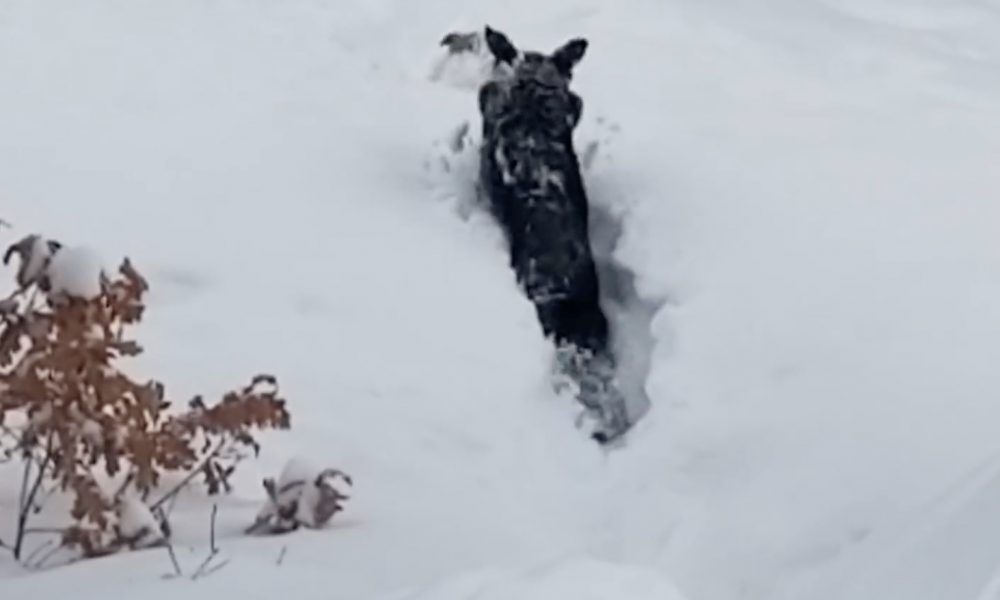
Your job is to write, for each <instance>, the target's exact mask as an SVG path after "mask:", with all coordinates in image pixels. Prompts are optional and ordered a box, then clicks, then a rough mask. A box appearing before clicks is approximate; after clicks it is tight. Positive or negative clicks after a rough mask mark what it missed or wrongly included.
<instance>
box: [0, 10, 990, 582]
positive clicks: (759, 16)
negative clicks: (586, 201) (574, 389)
mask: <svg viewBox="0 0 1000 600" xmlns="http://www.w3.org/2000/svg"><path fill="white" fill-rule="evenodd" d="M486 22H489V23H491V24H493V25H496V26H498V27H502V28H503V29H505V30H506V31H508V32H509V33H510V34H511V35H512V36H515V37H516V38H517V39H518V41H519V42H520V43H521V44H523V45H524V46H526V47H529V46H534V47H539V48H541V49H547V48H554V47H556V46H557V45H558V44H561V43H562V42H564V41H565V40H566V39H569V38H570V37H572V36H576V35H585V36H587V37H588V38H589V39H590V41H591V47H590V49H589V51H588V54H587V56H586V58H585V59H584V61H583V62H582V63H581V64H580V66H579V67H578V69H577V71H576V84H575V85H576V89H577V90H578V91H579V93H580V94H581V96H582V97H583V98H584V101H585V107H584V118H583V123H582V124H581V126H580V129H579V130H578V134H577V141H578V143H579V145H580V148H581V149H582V148H585V147H588V145H589V144H591V143H592V142H596V143H597V145H596V146H595V147H596V155H595V158H594V161H593V164H592V166H591V167H590V169H588V172H587V175H586V177H587V183H588V186H589V188H590V192H591V195H592V196H593V199H594V201H595V203H597V204H599V205H600V206H601V207H602V210H604V211H606V212H607V214H611V215H614V218H612V219H611V220H610V221H611V224H610V225H608V226H606V227H601V228H600V233H599V235H598V237H599V238H604V237H607V238H610V240H615V238H617V239H616V240H615V241H613V242H612V241H609V240H603V241H601V242H599V243H602V244H604V243H606V244H607V245H606V246H605V248H604V249H603V250H602V254H604V255H607V251H609V250H611V246H612V245H613V246H614V248H613V256H612V257H611V258H612V259H613V262H614V269H613V272H614V273H616V274H618V275H622V277H623V281H622V289H624V290H625V291H624V292H622V294H621V295H620V296H618V299H619V300H621V301H622V302H623V303H624V304H627V305H628V309H627V310H625V311H624V312H623V313H622V315H623V317H622V318H624V319H628V320H629V322H630V323H632V324H633V326H634V327H635V328H636V329H637V331H636V333H635V335H629V336H628V342H629V343H631V344H634V357H635V360H636V362H635V364H634V365H633V367H634V372H635V373H637V374H639V375H638V377H639V378H643V377H644V376H645V373H646V371H647V370H648V379H647V380H646V385H645V388H646V390H645V391H646V393H647V395H648V399H649V402H650V404H651V409H650V411H649V413H648V416H647V418H646V419H644V420H643V421H642V423H641V424H640V425H639V427H638V428H637V430H636V431H635V432H634V433H633V434H632V435H631V436H630V439H629V442H628V444H627V446H626V447H624V448H621V449H618V450H616V451H614V452H613V453H609V454H605V453H602V452H601V451H600V450H598V449H597V448H595V447H593V445H592V444H590V443H589V442H588V440H586V438H585V436H582V435H580V434H579V432H577V431H575V430H574V429H573V426H572V418H573V416H574V414H575V408H574V407H573V405H572V403H571V402H568V401H567V400H565V399H562V398H555V397H553V396H552V394H551V393H550V392H549V391H548V390H547V389H546V385H545V373H546V368H547V360H548V356H549V354H548V353H549V350H548V345H547V344H546V343H545V342H544V340H542V339H541V338H540V336H539V334H538V331H537V324H536V323H535V321H534V314H533V311H532V309H531V307H530V304H528V303H527V302H526V301H524V300H523V298H522V297H521V295H520V294H519V292H518V291H517V289H516V287H515V285H514V282H513V277H512V275H511V274H510V272H509V270H508V269H507V266H506V260H505V257H504V255H503V249H502V243H501V239H500V237H499V235H498V233H497V232H496V230H495V228H493V227H492V225H491V224H490V223H489V222H488V220H486V219H484V218H482V216H481V215H479V214H478V213H477V212H476V209H475V208H474V207H471V206H470V199H469V196H468V194H469V193H470V188H469V181H470V178H471V177H473V176H474V171H470V169H469V167H470V165H469V161H468V157H467V156H466V155H465V154H464V153H460V154H459V155H458V156H455V155H454V154H453V153H452V151H451V150H448V149H447V145H448V143H447V142H448V140H449V138H450V137H451V135H452V132H453V131H454V130H455V128H456V127H457V126H459V125H460V124H461V123H462V122H463V121H470V122H473V123H475V102H474V96H473V95H472V94H471V93H470V91H468V90H458V89H453V88H450V87H448V86H446V85H442V84H441V82H431V81H429V80H428V74H429V72H430V70H431V69H432V68H433V62H434V58H435V52H437V51H438V48H437V47H436V46H435V44H436V43H437V41H438V40H439V39H440V38H441V36H442V35H443V34H444V33H446V32H447V31H449V30H451V29H453V28H455V27H456V26H471V27H477V26H479V25H481V24H483V23H486ZM998 31H1000V3H998V2H997V1H996V0H954V1H952V2H948V3H944V2H940V1H934V0H864V1H862V0H838V1H836V2H834V1H833V0H827V1H823V0H807V1H793V0H771V1H769V2H762V3H743V2H723V1H721V0H720V1H712V2H705V1H697V0H671V1H666V2H660V1H653V0H632V1H630V2H628V3H625V2H599V1H596V0H590V1H587V0H553V1H549V2H546V3H544V4H536V3H533V2H528V1H527V0H508V1H506V2H502V3H497V2H489V3H487V2H483V3H476V4H474V5H471V6H470V5H469V3H460V2H457V1H454V0H427V1H423V2H404V1H402V0H358V1H357V2H346V1H345V2H333V1H330V0H293V1H287V0H286V1H278V0H211V1H208V2H205V1H195V0H175V1H172V2H162V1H161V2H154V1H153V0H140V1H131V2H125V1H121V0H119V1H114V0H99V1H96V0H95V1H93V2H88V3H76V2H71V1H69V0H46V1H44V2H40V1H37V0H8V1H7V2H5V3H3V4H2V5H0V81H2V82H3V91H2V92H0V218H3V219H4V220H6V221H9V222H11V223H12V224H13V225H14V231H13V232H11V231H8V230H6V229H0V241H2V242H3V243H4V244H6V243H7V242H9V241H13V240H15V239H18V238H19V237H20V236H21V235H23V234H25V233H28V232H32V231H41V232H44V233H45V234H46V235H49V236H52V237H55V238H57V239H62V240H63V241H65V242H67V243H69V244H73V245H84V246H90V247H93V248H95V249H97V250H98V251H99V252H100V253H101V254H102V255H103V256H104V257H105V259H106V261H107V262H109V263H115V262H117V259H118V258H119V257H121V256H122V255H124V254H128V255H129V256H131V257H132V258H133V260H134V261H135V262H136V264H137V266H138V267H139V268H140V269H141V270H142V271H143V272H144V273H145V274H146V275H147V276H148V277H149V278H150V280H151V283H152V285H153V296H152V303H151V304H152V306H151V312H150V313H149V317H148V319H147V322H146V323H145V324H144V325H143V326H142V328H141V331H140V335H141V337H140V339H142V340H143V341H145V342H146V347H147V349H148V352H147V354H146V355H145V356H144V357H143V359H142V360H141V361H140V362H139V363H138V364H137V365H136V368H137V369H138V370H139V372H141V373H148V374H149V375H152V376H156V377H159V378H162V379H163V380H165V381H166V383H167V385H168V391H170V392H171V393H172V395H173V396H174V397H175V398H178V399H179V400H184V399H186V398H187V397H188V396H190V395H192V394H194V393H196V392H203V393H206V394H209V395H211V394H218V393H220V392H221V391H222V390H224V389H227V388H229V387H232V386H236V385H240V384H242V383H244V382H245V380H246V378H247V377H249V376H250V375H252V374H254V373H256V372H258V371H268V372H273V373H274V374H276V375H278V377H279V378H280V380H281V381H282V383H283V391H284V392H285V393H286V395H287V396H288V397H289V398H290V401H291V409H292V410H293V426H294V429H293V432H292V433H290V434H275V435H268V436H266V439H265V440H264V442H265V452H264V455H263V456H262V458H261V460H260V461H258V462H257V463H254V464H251V465H244V471H243V473H242V474H241V476H240V479H239V485H238V488H237V492H236V493H235V494H234V495H233V496H232V497H229V498H226V499H224V500H222V501H221V503H220V537H221V542H220V544H221V547H222V550H223V553H224V554H225V555H226V557H228V558H230V559H231V562H230V563H229V565H228V566H227V567H226V568H225V569H223V570H221V571H219V572H218V573H217V574H215V575H213V576H211V577H209V578H206V579H203V580H200V581H198V582H196V583H191V582H189V581H187V580H173V581H163V580H161V579H160V575H162V574H164V573H168V572H169V571H170V570H171V567H170V562H169V560H168V558H167V557H166V555H165V554H164V553H162V552H161V551H150V552H142V553H136V554H133V555H129V556H121V557H115V558H111V559H104V560H99V561H94V562H88V563H84V564H77V565H73V566H70V567H67V568H64V569H58V570H54V571H51V572H45V573H23V572H21V571H19V570H18V569H17V568H16V567H15V566H14V565H12V564H11V563H10V562H9V561H8V560H7V559H6V558H3V557H0V576H2V577H4V579H3V583H2V589H3V592H4V593H5V594H7V595H10V596H11V597H14V596H16V595H18V594H19V593H27V592H28V591H30V592H31V593H32V594H33V595H36V596H39V597H42V598H50V597H60V596H62V595H64V594H65V593H66V592H67V590H70V589H72V593H74V594H82V595H84V596H86V597H103V596H106V595H107V594H109V593H113V594H114V595H116V596H117V595H121V596H125V595H127V594H136V595H138V594H141V595H144V596H150V597H154V598H155V597H173V596H175V595H176V594H177V593H186V594H197V596H198V597H214V596H216V595H218V594H220V593H225V594H227V595H229V594H232V595H236V594H240V595H243V596H245V597H249V598H255V597H260V598H273V597H275V596H276V595H277V594H287V593H288V592H289V591H292V590H293V591H294V593H295V594H296V595H299V596H301V597H304V598H310V597H317V598H319V597H322V598H331V597H333V598H351V599H357V598H381V597H391V598H408V599H409V598H415V599H419V600H458V599H459V598H461V599H463V600H465V599H466V598H472V597H476V598H488V599H490V600H493V599H494V598H496V599H497V600H499V599H501V598H503V599H507V598H515V597H516V598H531V597H532V596H531V595H530V594H535V595H536V596H539V597H546V598H549V597H558V596H559V595H565V596H573V597H581V598H586V597H588V596H587V595H585V594H588V593H589V594H590V597H594V598H601V599H602V600H603V599H604V598H620V597H626V595H627V597H635V598H644V596H642V595H641V594H646V596H648V597H650V598H653V597H656V598H665V599H669V598H671V596H676V595H677V594H675V592H674V586H676V588H678V589H679V590H681V591H682V592H683V594H684V596H685V597H686V598H688V600H732V599H735V598H744V599H752V600H800V599H803V598H809V599H810V600H813V599H818V600H827V599H828V600H847V599H850V600H855V599H857V600H868V599H870V598H906V599H907V600H938V599H946V600H965V599H969V600H992V599H994V598H997V597H1000V595H998V592H997V589H998V588H1000V586H998V585H997V584H996V580H997V575H996V573H997V572H1000V543H998V542H997V539H998V538H997V536H996V535H995V534H994V531H995V527H996V524H997V523H1000V503H998V502H997V501H996V500H997V498H998V496H1000V494H998V492H997V486H998V483H997V482H998V481H1000V476H998V472H1000V441H997V440H998V439H1000V438H998V436H996V435H995V430H996V423H997V422H1000V419H998V417H1000V408H998V405H997V398H998V397H1000V395H998V392H1000V370H998V369H996V367H995V366H994V362H995V357H996V356H998V355H1000V308H998V307H1000V277H998V275H997V273H998V267H1000V243H998V242H997V238H996V234H995V230H996V227H995V223H996V222H997V219H998V217H1000V204H998V203H997V201H996V196H997V191H998V190H1000V170H998V169H997V168H996V166H995V165H996V164H997V161H998V159H1000V124H998V123H1000V119H998V118H997V117H998V111H1000V109H998V106H1000V78H998V77H996V73H997V72H998V67H1000V36H998V35H996V32H998ZM475 129H476V127H475V126H473V127H472V128H471V130H472V131H475ZM444 160H447V164H448V165H449V167H448V169H445V168H444V166H443V164H444V163H443V161H444ZM463 215H465V216H466V217H467V218H464V219H463V218H461V217H462V216H463ZM619 223H620V225H619ZM619 226H620V232H619V231H618V228H619ZM632 290H634V292H633V291H632ZM654 312H655V316H653V313H654ZM647 321H651V328H650V331H649V332H648V334H647V333H646V332H644V331H641V330H642V329H644V328H645V325H644V324H645V323H646V322H647ZM647 359H648V360H647ZM647 362H648V365H647V364H646V363H647ZM636 394H638V390H637V391H636ZM644 408H645V407H644V406H642V407H640V410H642V409H644ZM294 456H304V457H307V458H308V459H309V460H311V461H313V462H316V463H319V464H321V465H323V466H327V465H329V466H334V467H338V468H342V469H344V470H346V471H348V472H349V473H351V474H352V475H353V476H354V477H355V479H356V484H357V486H356V490H355V493H354V497H353V498H352V500H351V501H350V502H349V503H348V505H347V512H346V513H345V514H344V515H338V517H337V518H335V519H334V525H333V526H332V527H331V528H330V529H329V530H325V531H319V532H302V533H296V534H293V535H291V536H286V537H282V538H276V539H263V540H262V539H245V538H243V537H242V536H241V535H240V534H239V532H240V531H241V530H242V528H243V527H245V526H246V525H248V524H249V523H250V521H251V520H252V518H253V515H254V514H255V512H256V510H257V509H258V508H259V506H260V503H261V502H262V501H263V492H262V490H261V488H260V479H261V477H263V476H267V475H276V474H277V473H278V472H279V471H280V469H281V467H282V466H283V464H284V463H285V461H286V460H287V459H289V458H292V457H294ZM10 475H11V474H10V472H9V471H8V470H4V469H0V481H3V482H14V481H15V479H16V478H15V477H11V476H10ZM14 485H15V484H14V483H8V484H7V485H3V486H0V517H2V518H0V538H3V537H4V536H5V535H6V532H7V531H9V527H10V526H11V524H12V522H13V518H7V517H8V516H10V515H12V512H13V507H14V506H15V505H16V501H17V498H16V490H15V487H14ZM209 506H210V504H209V503H208V501H207V500H205V499H204V498H202V497H201V496H200V495H199V494H198V493H197V492H195V491H192V492H191V493H190V494H186V495H185V496H184V498H183V500H182V502H181V503H179V506H178V508H177V509H176V511H175V514H174V521H175V523H174V525H175V528H176V529H177V531H176V535H177V540H178V541H177V545H178V554H179V556H178V558H179V560H180V561H181V562H182V564H183V566H184V567H185V568H186V569H187V570H189V571H190V570H193V569H194V568H195V567H196V566H197V564H198V562H200V560H201V559H202V557H203V556H204V553H205V551H206V548H205V544H206V538H207V523H208V514H209ZM286 546H287V550H286V552H285V556H284V558H283V560H282V561H281V564H280V565H278V564H276V563H277V562H278V557H279V556H280V555H281V554H282V548H283V547H286ZM670 582H673V583H670ZM542 594H546V595H544V596H542ZM602 594H603V595H602ZM633 594H634V595H633Z"/></svg>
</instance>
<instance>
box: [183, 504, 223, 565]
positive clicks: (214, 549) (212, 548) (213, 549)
mask: <svg viewBox="0 0 1000 600" xmlns="http://www.w3.org/2000/svg"><path fill="white" fill-rule="evenodd" d="M218 514H219V505H218V504H213V505H212V521H211V529H210V530H209V553H208V556H206V557H205V560H204V561H202V563H201V565H199V566H198V570H197V571H195V572H194V575H192V576H191V581H196V580H198V579H200V578H202V577H206V576H208V575H211V574H212V573H215V572H216V571H218V570H219V569H221V568H222V567H224V566H226V565H227V564H229V561H228V560H226V561H223V562H222V563H221V564H219V565H216V566H215V567H212V568H209V566H210V565H211V563H212V561H213V560H214V559H215V557H216V556H218V554H219V548H218V546H216V545H215V518H216V516H218Z"/></svg>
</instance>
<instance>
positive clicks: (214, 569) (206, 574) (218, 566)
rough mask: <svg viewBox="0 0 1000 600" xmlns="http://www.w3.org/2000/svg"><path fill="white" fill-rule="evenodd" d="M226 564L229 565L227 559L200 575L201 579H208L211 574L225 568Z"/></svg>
mask: <svg viewBox="0 0 1000 600" xmlns="http://www.w3.org/2000/svg"><path fill="white" fill-rule="evenodd" d="M228 564H229V559H228V558H227V559H226V560H224V561H222V562H220V563H219V564H217V565H215V566H214V567H212V568H211V569H207V570H206V571H205V572H204V573H202V574H201V576H202V577H208V576H209V575H212V574H213V573H215V572H217V571H219V570H220V569H222V568H223V567H225V566H226V565H228Z"/></svg>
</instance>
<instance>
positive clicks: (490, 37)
mask: <svg viewBox="0 0 1000 600" xmlns="http://www.w3.org/2000/svg"><path fill="white" fill-rule="evenodd" d="M486 45H487V46H488V47H489V49H490V52H491V53H492V54H493V56H494V57H495V58H496V59H497V63H502V62H505V63H507V64H509V65H511V64H514V59H516V58H517V48H515V47H514V44H512V43H511V42H510V40H509V39H507V36H506V35H504V34H503V33H501V32H499V31H497V30H495V29H493V28H491V27H490V26H489V25H487V26H486Z"/></svg>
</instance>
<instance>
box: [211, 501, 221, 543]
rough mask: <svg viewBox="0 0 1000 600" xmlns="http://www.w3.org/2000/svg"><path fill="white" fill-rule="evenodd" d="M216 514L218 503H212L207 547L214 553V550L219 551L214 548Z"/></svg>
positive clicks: (217, 512)
mask: <svg viewBox="0 0 1000 600" xmlns="http://www.w3.org/2000/svg"><path fill="white" fill-rule="evenodd" d="M218 514H219V505H218V504H213V505H212V529H211V531H210V533H209V536H210V537H209V548H211V549H212V554H215V553H216V552H218V551H219V549H218V548H216V546H215V517H216V516H217V515H218Z"/></svg>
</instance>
